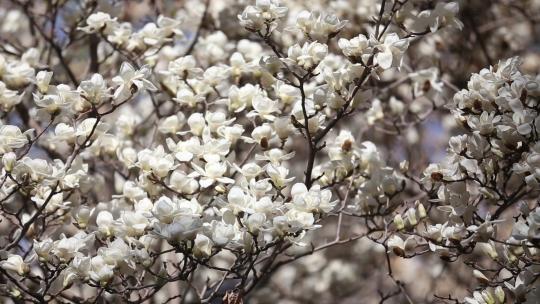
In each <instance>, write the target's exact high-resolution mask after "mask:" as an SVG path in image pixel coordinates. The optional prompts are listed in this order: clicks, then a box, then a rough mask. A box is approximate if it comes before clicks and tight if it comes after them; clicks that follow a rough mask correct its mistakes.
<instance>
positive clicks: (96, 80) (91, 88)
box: [78, 74, 111, 105]
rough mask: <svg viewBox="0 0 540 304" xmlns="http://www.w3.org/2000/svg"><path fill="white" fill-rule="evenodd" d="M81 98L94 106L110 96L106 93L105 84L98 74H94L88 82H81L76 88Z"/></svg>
mask: <svg viewBox="0 0 540 304" xmlns="http://www.w3.org/2000/svg"><path fill="white" fill-rule="evenodd" d="M78 90H79V92H80V93H81V96H82V97H83V98H84V99H85V100H86V101H88V102H90V103H91V104H94V105H98V104H101V103H102V102H103V101H104V100H105V99H106V98H108V97H110V96H111V95H110V94H109V93H108V88H107V83H106V82H105V80H104V79H103V76H101V75H100V74H94V75H92V77H91V78H90V80H85V81H81V84H80V85H79V88H78Z"/></svg>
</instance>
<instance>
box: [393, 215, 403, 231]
mask: <svg viewBox="0 0 540 304" xmlns="http://www.w3.org/2000/svg"><path fill="white" fill-rule="evenodd" d="M394 224H395V225H396V229H397V230H401V229H403V228H405V222H404V221H403V218H402V217H401V214H399V213H398V214H396V216H394Z"/></svg>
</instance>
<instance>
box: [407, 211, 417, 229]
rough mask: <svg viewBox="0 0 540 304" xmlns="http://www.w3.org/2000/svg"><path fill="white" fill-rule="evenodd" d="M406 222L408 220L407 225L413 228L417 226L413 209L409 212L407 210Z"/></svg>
mask: <svg viewBox="0 0 540 304" xmlns="http://www.w3.org/2000/svg"><path fill="white" fill-rule="evenodd" d="M407 220H409V224H411V226H415V225H416V224H418V220H417V219H416V209H415V208H410V209H409V210H407Z"/></svg>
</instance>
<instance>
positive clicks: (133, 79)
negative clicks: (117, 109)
mask: <svg viewBox="0 0 540 304" xmlns="http://www.w3.org/2000/svg"><path fill="white" fill-rule="evenodd" d="M150 72H151V71H150V69H149V68H148V67H146V66H143V67H142V68H141V69H140V70H135V68H134V67H133V66H132V65H131V64H129V63H127V62H124V63H122V66H120V72H119V75H118V76H115V77H114V78H113V79H112V81H113V82H114V83H115V84H116V85H118V88H116V90H115V91H114V99H116V100H117V101H124V100H126V99H127V98H129V97H130V96H132V95H134V94H136V93H137V92H139V91H140V90H143V89H146V90H149V91H156V90H157V88H156V86H154V84H153V83H152V82H150V81H149V80H148V79H147V78H148V77H149V75H150Z"/></svg>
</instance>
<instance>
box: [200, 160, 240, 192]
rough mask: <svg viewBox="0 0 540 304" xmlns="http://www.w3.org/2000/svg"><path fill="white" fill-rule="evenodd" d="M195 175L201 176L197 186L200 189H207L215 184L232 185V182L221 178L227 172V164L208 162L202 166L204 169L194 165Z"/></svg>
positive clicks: (223, 177) (229, 179)
mask: <svg viewBox="0 0 540 304" xmlns="http://www.w3.org/2000/svg"><path fill="white" fill-rule="evenodd" d="M191 165H192V166H193V169H195V172H194V173H195V175H196V176H197V175H198V176H201V178H200V180H199V184H200V185H201V187H202V188H208V187H210V186H211V185H213V184H214V183H216V182H220V183H224V184H232V183H234V180H233V179H231V178H228V177H225V176H223V175H224V174H225V173H226V172H227V164H226V163H223V162H209V163H206V164H205V165H204V169H203V168H202V167H200V166H198V165H196V164H194V163H192V164H191Z"/></svg>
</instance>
